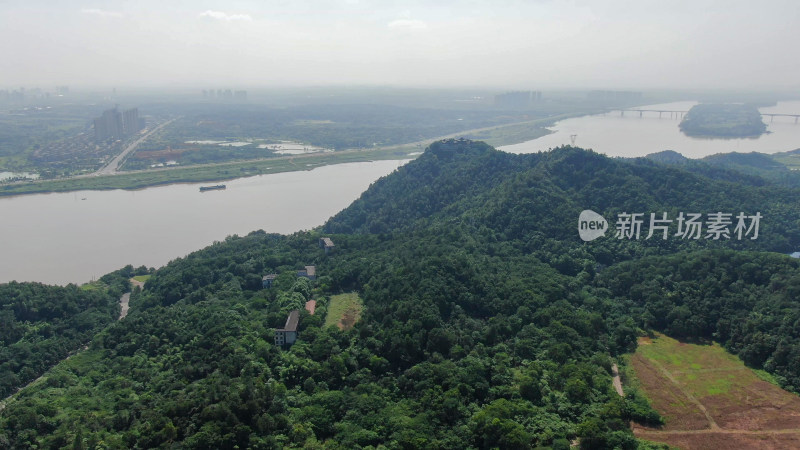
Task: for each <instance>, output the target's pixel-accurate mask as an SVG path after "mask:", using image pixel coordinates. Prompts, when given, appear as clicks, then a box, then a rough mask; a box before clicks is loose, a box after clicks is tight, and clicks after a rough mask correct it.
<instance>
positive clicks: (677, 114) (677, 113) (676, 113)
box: [618, 109, 800, 123]
mask: <svg viewBox="0 0 800 450" xmlns="http://www.w3.org/2000/svg"><path fill="white" fill-rule="evenodd" d="M618 111H619V115H620V116H622V117H625V113H626V112H627V113H639V117H644V113H658V118H659V119H661V118H663V117H664V115H665V114H669V118H670V119H682V118H683V116H684V114H686V113H687V112H688V111H682V110H674V109H620V110H618ZM761 116H762V117H769V121H770V123H772V122H773V121H774V120H775V118H776V117H794V123H798V119H800V114H782V113H761Z"/></svg>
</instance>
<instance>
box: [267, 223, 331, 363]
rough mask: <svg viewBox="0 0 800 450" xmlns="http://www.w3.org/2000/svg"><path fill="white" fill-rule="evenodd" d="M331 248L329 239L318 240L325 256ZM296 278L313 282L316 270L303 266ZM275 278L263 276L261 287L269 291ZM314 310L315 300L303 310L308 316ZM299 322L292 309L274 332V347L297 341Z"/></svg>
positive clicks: (295, 311) (296, 311) (298, 316)
mask: <svg viewBox="0 0 800 450" xmlns="http://www.w3.org/2000/svg"><path fill="white" fill-rule="evenodd" d="M333 247H334V245H333V241H332V240H330V238H326V237H325V238H320V240H319V248H321V249H323V250H325V254H326V255H327V254H328V253H329V252H330V251H331V250H333ZM297 276H298V277H303V278H308V279H309V280H310V281H314V280H316V279H317V268H316V266H305V268H304V269H303V270H298V271H297ZM276 278H278V274H277V273H271V274H268V275H264V276H263V277H262V278H261V285H262V286H263V287H264V289H269V288H271V287H272V283H273V282H274V281H275V279H276ZM316 308H317V301H316V300H309V301H307V302H306V304H305V309H306V311H308V312H309V314H312V315H313V314H314V312H315V311H316ZM299 321H300V310H297V309H294V310H292V311H289V315H288V316H287V317H286V324H284V325H283V328H278V329H276V330H275V345H277V346H281V347H282V346H288V345H292V344H294V343H295V341H296V340H297V324H298V322H299Z"/></svg>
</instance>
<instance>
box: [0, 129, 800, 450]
mask: <svg viewBox="0 0 800 450" xmlns="http://www.w3.org/2000/svg"><path fill="white" fill-rule="evenodd" d="M797 193H798V192H797V191H795V190H792V189H790V188H785V187H777V186H774V185H772V184H769V183H767V184H765V185H763V186H754V185H748V184H742V183H734V182H732V181H724V180H718V179H712V178H708V177H704V176H702V175H700V174H696V173H691V172H687V171H685V170H682V169H680V168H677V167H670V166H662V165H658V164H656V163H653V162H647V161H624V160H614V159H610V158H607V157H604V156H601V155H598V154H595V153H592V152H587V151H584V150H580V149H574V148H563V149H558V150H554V151H551V152H547V153H542V154H536V155H508V154H505V153H502V152H498V151H495V150H493V149H491V148H490V147H488V146H486V145H485V144H482V143H474V142H470V141H459V140H455V141H454V140H451V141H446V142H440V143H436V144H433V145H432V146H431V148H429V149H428V150H427V151H426V153H425V154H424V155H422V156H421V157H420V158H418V159H417V160H415V161H413V162H411V163H409V164H407V165H406V166H404V167H403V168H401V169H399V170H398V171H397V172H396V173H394V174H392V175H390V176H388V177H386V178H384V179H381V180H379V181H378V182H376V183H375V184H374V185H373V186H372V187H371V188H370V189H369V190H368V191H367V192H365V193H364V195H362V197H361V198H360V199H359V200H357V201H356V202H355V203H354V204H353V205H352V206H351V207H349V208H348V209H346V210H345V211H343V212H341V213H340V214H338V215H337V216H335V217H334V218H332V219H331V220H330V221H329V222H328V223H327V224H326V225H325V227H324V229H323V230H315V231H312V232H300V233H295V234H293V235H290V236H280V235H272V234H266V233H263V232H253V233H251V234H249V235H247V236H245V237H237V236H232V237H230V238H228V239H226V240H225V241H224V242H219V243H215V244H214V245H212V246H209V247H207V248H205V249H203V250H200V251H198V252H195V253H193V254H191V255H189V256H188V257H186V258H181V259H177V260H175V261H173V262H171V263H170V264H168V265H167V266H165V267H163V268H161V269H159V270H158V271H157V272H156V273H155V274H154V275H153V276H152V278H150V279H149V280H148V282H147V285H146V287H145V289H144V290H143V291H141V292H139V291H136V292H134V294H133V298H132V300H131V312H130V314H129V315H128V317H127V318H126V319H125V320H122V321H120V322H117V323H114V324H112V325H111V326H109V327H108V328H107V329H106V330H104V331H103V332H102V333H100V334H99V335H97V336H96V337H95V339H94V340H93V341H92V344H91V346H90V349H89V350H88V351H86V352H83V353H81V354H79V355H78V356H76V357H74V358H72V359H70V360H69V361H67V362H65V363H63V364H61V365H59V366H58V367H57V368H56V369H54V370H53V371H52V372H51V374H50V375H49V376H48V378H47V379H45V380H43V381H42V382H41V383H37V384H35V385H34V386H32V387H30V388H28V389H26V390H24V391H23V392H21V393H20V394H19V396H18V397H17V398H16V399H15V400H14V401H13V402H11V403H9V404H8V406H7V407H6V409H5V410H4V411H2V413H0V447H3V446H6V447H12V448H28V447H31V446H34V445H36V446H38V447H40V448H50V447H62V446H73V447H75V448H95V447H97V446H100V447H101V448H106V447H108V448H235V447H236V446H238V448H286V447H307V448H341V449H351V448H452V449H464V448H495V447H500V448H536V447H545V448H549V447H552V448H568V446H569V442H570V441H571V440H573V439H575V438H579V439H580V443H581V446H582V447H584V448H592V449H594V448H625V449H632V448H649V447H650V445H649V444H646V443H642V442H637V441H636V439H635V438H634V437H633V435H632V434H631V432H630V430H629V428H628V421H630V420H634V421H637V422H642V423H650V424H655V423H659V422H660V420H661V419H660V418H659V417H658V415H657V414H656V413H655V412H654V411H652V410H651V409H650V408H649V407H648V406H647V403H646V401H645V400H644V399H643V398H642V397H641V396H640V395H639V393H638V392H637V391H636V390H635V389H633V390H628V391H627V392H626V393H627V396H626V397H625V398H620V397H619V396H618V395H617V394H616V393H615V392H614V391H613V388H612V386H611V364H612V361H614V359H615V358H616V357H617V356H619V355H621V354H623V353H626V352H630V351H632V350H633V349H634V348H635V345H636V338H637V335H638V334H639V333H641V332H642V331H643V330H652V329H655V330H659V331H665V332H668V333H672V334H675V335H678V336H682V337H686V338H694V339H712V338H713V339H717V340H719V341H721V342H723V343H724V344H725V345H726V346H727V347H728V348H729V349H730V350H731V351H733V352H735V353H738V354H740V355H741V356H742V358H743V359H744V360H745V361H746V362H748V364H751V365H753V366H755V367H764V368H765V369H767V370H769V371H771V372H773V373H775V374H777V375H778V376H779V377H780V378H779V379H781V380H782V382H783V383H784V384H785V385H786V386H787V387H788V388H790V389H794V390H800V380H797V379H796V377H793V376H792V373H796V367H798V364H800V359H798V358H800V345H798V344H797V341H796V338H797V336H796V331H795V330H796V328H797V327H796V325H794V322H793V321H792V320H794V319H793V318H794V317H800V308H798V305H797V295H798V294H797V292H796V290H797V282H798V281H797V280H798V279H800V274H799V272H800V269H798V263H797V261H796V260H792V259H791V258H789V257H788V256H785V255H779V254H773V253H766V252H765V251H780V252H787V251H789V250H790V249H797V248H798V247H800V245H798V244H800V237H798V235H797V233H798V229H800V227H798V220H800V210H799V207H798V205H797V202H796V200H795V199H796V198H797ZM588 208H591V209H593V210H595V211H597V212H598V213H600V214H602V215H603V216H604V217H606V218H607V219H608V220H609V224H610V225H611V226H612V228H613V226H614V225H613V224H614V220H613V217H614V216H615V215H616V214H618V213H620V212H623V211H628V212H641V213H650V212H661V211H667V212H669V214H670V217H674V216H675V215H676V214H677V212H678V211H681V210H683V211H685V212H699V213H704V214H705V213H711V212H716V211H728V212H731V213H734V214H735V213H738V212H740V211H744V212H746V213H748V214H754V213H755V212H756V211H760V212H761V214H762V215H763V216H764V218H763V219H762V223H761V234H760V236H759V238H758V239H757V240H750V239H747V240H742V241H738V240H735V239H734V240H721V241H718V242H715V241H712V240H709V239H700V240H697V241H692V242H688V241H686V240H681V239H680V238H676V237H672V238H670V239H668V240H666V241H663V240H660V239H658V240H657V239H651V240H644V239H643V238H642V239H639V240H628V239H617V238H615V237H613V235H611V233H609V234H608V235H607V236H606V237H604V238H600V239H598V240H596V241H593V242H590V243H584V242H583V241H581V240H580V239H579V238H578V234H577V219H578V214H579V213H580V211H581V210H583V209H588ZM323 231H324V232H325V233H326V234H322V233H323ZM612 231H613V230H612ZM321 236H328V237H330V238H332V239H333V241H334V242H335V244H336V247H335V249H334V250H333V252H331V253H330V254H329V255H327V256H326V255H325V253H324V252H323V250H321V249H320V248H319V247H318V245H317V242H318V239H319V237H321ZM745 250H746V251H745ZM309 264H314V265H316V267H317V275H318V279H317V280H316V281H315V282H314V283H308V282H306V281H305V280H304V279H300V278H297V276H296V271H297V270H299V269H302V268H303V267H304V266H305V265H309ZM267 273H279V274H280V275H279V276H278V279H277V280H276V281H275V284H274V286H273V287H272V288H270V289H261V283H260V279H261V276H262V275H263V274H267ZM354 291H355V292H358V293H359V294H360V297H361V298H362V299H363V303H364V311H363V314H362V317H361V320H360V321H359V322H358V323H356V325H355V327H354V328H353V329H351V330H347V331H340V330H339V329H338V328H336V327H329V328H323V323H324V320H323V319H324V314H325V310H326V307H327V299H328V298H329V296H330V295H333V294H338V293H344V292H354ZM312 298H313V299H315V300H317V302H318V306H317V313H316V314H315V315H314V316H310V315H308V314H307V313H306V312H302V314H301V316H300V339H299V340H298V342H297V343H296V344H295V345H294V346H292V347H291V348H290V349H279V348H277V347H275V346H274V345H273V342H272V337H273V334H272V330H273V329H275V328H278V327H282V326H283V324H284V321H285V319H286V314H287V312H288V311H289V310H291V309H294V308H297V307H298V306H299V305H302V303H303V302H304V301H305V300H307V299H312ZM726 320H727V322H726ZM778 325H780V326H778ZM792 371H794V372H792ZM628 389H630V388H629V387H628Z"/></svg>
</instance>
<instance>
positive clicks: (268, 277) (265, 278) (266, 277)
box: [261, 273, 278, 281]
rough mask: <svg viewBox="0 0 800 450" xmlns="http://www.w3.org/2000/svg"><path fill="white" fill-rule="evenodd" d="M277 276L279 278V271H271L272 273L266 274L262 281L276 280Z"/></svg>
mask: <svg viewBox="0 0 800 450" xmlns="http://www.w3.org/2000/svg"><path fill="white" fill-rule="evenodd" d="M275 278H278V274H277V273H271V274H269V275H264V276H263V277H262V278H261V281H265V280H274V279H275Z"/></svg>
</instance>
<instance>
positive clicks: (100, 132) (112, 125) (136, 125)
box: [94, 107, 144, 141]
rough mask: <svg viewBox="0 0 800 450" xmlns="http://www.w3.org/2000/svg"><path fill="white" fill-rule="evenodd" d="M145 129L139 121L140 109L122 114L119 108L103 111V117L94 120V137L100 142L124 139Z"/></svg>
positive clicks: (133, 109)
mask: <svg viewBox="0 0 800 450" xmlns="http://www.w3.org/2000/svg"><path fill="white" fill-rule="evenodd" d="M142 128H144V124H143V121H142V120H141V119H139V109H138V108H132V109H129V110H127V111H125V112H120V111H119V109H118V108H117V107H114V109H108V110H105V111H103V115H102V116H100V117H98V118H96V119H94V137H95V139H96V140H98V141H105V140H108V139H122V138H124V137H126V136H130V135H132V134H136V133H138V132H139V131H140V130H141V129H142Z"/></svg>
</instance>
